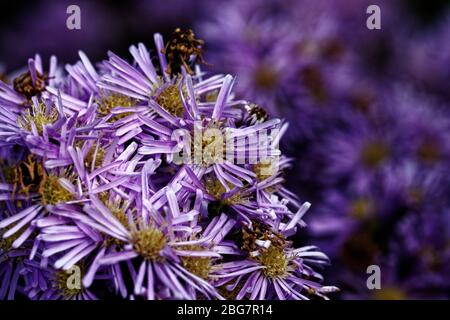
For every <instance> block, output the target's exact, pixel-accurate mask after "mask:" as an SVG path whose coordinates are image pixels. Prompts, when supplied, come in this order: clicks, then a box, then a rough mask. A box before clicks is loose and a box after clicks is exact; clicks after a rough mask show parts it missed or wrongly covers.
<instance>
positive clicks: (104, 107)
mask: <svg viewBox="0 0 450 320" xmlns="http://www.w3.org/2000/svg"><path fill="white" fill-rule="evenodd" d="M135 104H136V101H135V100H134V99H133V98H130V97H128V96H125V95H123V94H119V93H110V94H108V95H106V96H103V97H102V98H101V99H99V100H97V105H98V108H97V112H98V114H99V115H100V116H101V117H106V116H107V115H109V114H111V110H112V109H114V108H116V107H124V108H126V107H131V106H133V105H135ZM127 115H129V113H127V112H124V113H120V114H116V115H114V116H113V117H112V118H111V119H110V121H113V122H114V121H117V120H119V119H122V118H124V117H126V116H127Z"/></svg>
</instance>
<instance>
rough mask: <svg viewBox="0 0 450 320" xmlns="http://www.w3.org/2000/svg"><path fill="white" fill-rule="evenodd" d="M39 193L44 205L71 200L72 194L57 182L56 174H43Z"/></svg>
mask: <svg viewBox="0 0 450 320" xmlns="http://www.w3.org/2000/svg"><path fill="white" fill-rule="evenodd" d="M39 193H40V195H41V202H42V204H43V205H44V206H45V205H47V204H51V205H55V204H57V203H60V202H67V201H71V200H73V195H72V194H71V193H70V192H69V191H68V190H66V189H65V188H64V187H63V186H62V185H61V184H60V183H59V177H58V176H56V175H48V176H47V175H44V178H43V180H42V181H41V185H40V187H39Z"/></svg>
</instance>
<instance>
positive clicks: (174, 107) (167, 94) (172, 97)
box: [156, 84, 184, 117]
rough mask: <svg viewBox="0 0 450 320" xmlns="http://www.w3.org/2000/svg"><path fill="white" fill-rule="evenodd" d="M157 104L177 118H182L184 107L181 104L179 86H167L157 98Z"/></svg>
mask: <svg viewBox="0 0 450 320" xmlns="http://www.w3.org/2000/svg"><path fill="white" fill-rule="evenodd" d="M156 102H157V103H158V104H159V105H160V106H161V107H162V108H163V109H164V110H166V111H167V112H169V113H170V114H171V115H173V116H175V117H181V116H183V113H184V106H183V103H182V102H181V94H180V90H179V88H178V85H177V84H170V85H169V86H167V87H166V88H165V89H164V90H163V91H162V92H161V93H160V94H159V95H158V97H157V98H156Z"/></svg>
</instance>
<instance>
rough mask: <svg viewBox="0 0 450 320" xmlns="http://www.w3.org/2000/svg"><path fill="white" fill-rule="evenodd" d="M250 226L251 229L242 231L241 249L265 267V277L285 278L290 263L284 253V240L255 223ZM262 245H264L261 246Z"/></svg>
mask: <svg viewBox="0 0 450 320" xmlns="http://www.w3.org/2000/svg"><path fill="white" fill-rule="evenodd" d="M252 225H253V229H250V228H247V227H244V228H243V230H242V240H241V249H242V250H243V251H245V252H247V253H248V254H249V256H250V257H251V258H252V259H254V260H256V261H258V262H260V263H261V264H262V265H263V266H264V267H265V268H264V269H263V273H264V275H265V276H266V277H269V278H274V277H282V276H285V275H286V274H287V272H288V268H289V261H290V259H289V257H288V255H287V254H286V252H285V247H286V239H285V238H284V236H283V235H282V234H280V233H277V232H273V231H272V230H270V228H269V227H267V226H265V225H263V224H261V223H259V222H257V221H252ZM262 243H265V244H266V245H264V246H262V245H261V244H262Z"/></svg>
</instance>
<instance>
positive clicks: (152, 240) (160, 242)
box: [132, 227, 167, 260]
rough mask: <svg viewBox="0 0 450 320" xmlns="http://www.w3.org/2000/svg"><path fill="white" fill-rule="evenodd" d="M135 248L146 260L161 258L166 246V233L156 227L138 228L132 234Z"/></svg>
mask: <svg viewBox="0 0 450 320" xmlns="http://www.w3.org/2000/svg"><path fill="white" fill-rule="evenodd" d="M132 243H133V248H134V250H135V251H136V252H137V253H138V254H139V255H140V256H141V257H143V258H144V259H146V260H159V259H161V254H160V253H161V250H162V249H163V248H164V247H165V246H166V244H167V239H166V237H165V236H164V233H163V232H162V231H161V230H159V229H156V228H154V227H147V228H144V229H140V230H137V231H135V232H134V233H133V235H132Z"/></svg>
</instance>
